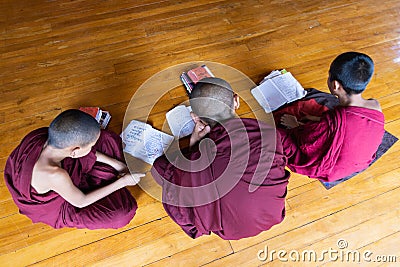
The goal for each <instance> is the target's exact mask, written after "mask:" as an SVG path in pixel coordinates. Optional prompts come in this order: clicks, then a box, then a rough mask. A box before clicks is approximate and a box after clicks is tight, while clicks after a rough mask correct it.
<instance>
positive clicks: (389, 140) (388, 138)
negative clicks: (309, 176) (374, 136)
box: [321, 131, 399, 189]
mask: <svg viewBox="0 0 400 267" xmlns="http://www.w3.org/2000/svg"><path fill="white" fill-rule="evenodd" d="M398 140H399V139H398V138H397V137H396V136H394V135H392V134H391V133H389V132H387V131H385V134H384V135H383V138H382V143H381V144H380V145H379V147H378V150H377V151H376V157H375V159H374V160H373V161H372V162H371V164H370V165H369V166H368V168H369V167H370V166H371V165H372V164H373V163H374V162H375V161H377V160H378V159H379V158H380V157H382V155H383V154H385V153H386V151H388V150H389V148H391V147H392V146H393V145H394V144H395V143H396V142H397V141H398ZM364 170H365V169H364ZM364 170H362V171H359V172H355V173H353V174H351V175H349V176H347V177H345V178H342V179H340V180H337V181H334V182H322V181H321V183H322V184H323V185H324V186H325V188H326V189H331V188H332V187H334V186H335V185H338V184H340V183H343V182H344V181H347V180H349V179H350V178H352V177H354V176H356V175H357V174H359V173H361V172H363V171H364Z"/></svg>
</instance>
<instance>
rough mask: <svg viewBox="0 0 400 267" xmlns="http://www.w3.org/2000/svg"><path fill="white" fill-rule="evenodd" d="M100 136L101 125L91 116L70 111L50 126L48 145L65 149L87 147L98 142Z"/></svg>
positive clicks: (57, 118)
mask: <svg viewBox="0 0 400 267" xmlns="http://www.w3.org/2000/svg"><path fill="white" fill-rule="evenodd" d="M99 134H100V125H99V123H98V122H97V121H96V120H95V119H94V118H93V117H92V116H90V115H89V114H87V113H85V112H83V111H80V110H77V109H70V110H66V111H64V112H62V113H61V114H59V115H58V116H57V117H56V118H55V119H54V120H53V121H52V122H51V124H50V126H49V137H48V145H50V146H52V147H55V148H59V149H63V148H67V147H71V146H79V147H85V146H87V145H89V144H90V143H92V142H94V141H96V139H97V138H98V136H99Z"/></svg>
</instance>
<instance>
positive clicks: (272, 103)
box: [251, 69, 307, 113]
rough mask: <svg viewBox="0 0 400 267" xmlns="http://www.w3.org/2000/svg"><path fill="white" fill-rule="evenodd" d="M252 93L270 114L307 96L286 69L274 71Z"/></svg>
mask: <svg viewBox="0 0 400 267" xmlns="http://www.w3.org/2000/svg"><path fill="white" fill-rule="evenodd" d="M251 93H252V95H253V96H254V98H255V99H256V100H257V102H258V103H259V104H260V106H261V107H263V108H264V110H265V112H268V113H269V112H272V111H274V110H276V109H278V108H279V107H281V106H282V105H284V104H286V103H290V102H293V101H295V100H298V99H300V98H303V97H304V96H305V95H306V94H307V92H306V91H305V90H304V88H303V86H301V84H300V83H299V82H298V81H297V80H296V78H294V77H293V75H292V74H291V73H290V72H288V71H286V70H285V69H283V70H281V71H279V70H274V71H272V72H271V73H270V74H269V75H267V76H266V77H265V78H264V79H263V80H262V81H261V83H260V85H258V86H257V87H255V88H254V89H252V90H251Z"/></svg>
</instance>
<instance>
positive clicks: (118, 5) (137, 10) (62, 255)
mask: <svg viewBox="0 0 400 267" xmlns="http://www.w3.org/2000/svg"><path fill="white" fill-rule="evenodd" d="M399 23H400V3H399V1H397V0H385V1H381V2H379V4H377V2H376V1H373V0H362V1H344V0H333V1H317V0H300V1H294V0H283V1H267V0H237V1H227V0H198V1H193V0H182V1H165V0H157V1H154V0H144V1H128V0H113V1H111V0H108V1H83V0H73V1H26V0H13V1H12V0H5V1H2V2H1V3H0V85H1V87H0V88H1V89H0V99H1V100H2V105H1V107H0V146H1V150H0V170H1V171H3V170H4V165H5V161H6V159H7V156H8V155H9V154H10V153H11V151H12V149H13V148H14V147H15V146H17V145H18V143H19V142H20V140H21V139H22V138H23V137H24V135H25V134H26V133H28V132H29V131H31V130H33V129H35V128H39V127H43V126H47V125H48V124H49V122H50V121H51V120H52V119H53V118H54V116H56V115H57V114H58V113H60V112H61V111H63V110H66V109H69V108H78V107H80V106H100V107H102V108H104V109H106V110H109V111H110V112H111V114H112V116H113V117H112V120H111V123H110V126H109V129H111V130H113V131H115V132H117V133H120V132H121V128H122V125H123V118H124V115H125V111H126V109H127V107H128V104H129V101H130V99H131V97H132V96H133V95H134V94H135V93H136V92H137V90H138V88H139V87H140V86H141V85H142V84H143V83H144V82H145V81H146V80H147V79H148V78H150V77H151V76H153V75H154V74H155V73H157V72H158V71H161V70H163V69H165V68H168V67H170V66H173V65H175V64H180V63H185V62H190V61H213V62H218V63H222V64H226V65H228V66H231V67H234V68H236V69H238V70H239V71H241V72H243V73H244V74H246V75H247V76H248V77H249V78H250V79H252V80H253V81H254V82H255V83H257V82H259V81H260V80H261V79H262V78H263V76H264V75H265V74H267V73H268V72H269V71H271V70H273V69H276V68H286V69H288V70H289V71H291V72H292V73H293V75H294V76H295V77H296V78H297V79H298V80H299V81H300V82H301V83H302V84H303V86H304V87H314V88H317V89H320V90H323V91H326V92H327V87H326V78H327V72H328V68H329V64H330V62H331V61H332V60H333V58H334V57H335V56H336V55H337V54H339V53H341V52H344V51H348V50H356V51H362V52H365V53H367V54H369V55H370V56H371V57H372V58H373V59H374V61H375V74H374V77H373V79H372V81H371V84H370V86H369V87H368V89H367V91H366V92H365V93H364V96H365V97H367V98H369V97H373V98H376V99H378V100H379V101H380V103H381V106H382V109H383V113H384V115H385V118H386V125H385V128H386V130H388V131H389V132H391V133H392V134H394V135H396V136H400V115H399V112H400V108H399V104H398V103H399V102H400V83H399V82H398V81H399V79H400V68H399V64H400V37H399V33H398V25H399ZM235 89H236V90H238V91H240V90H241V89H240V88H235ZM240 95H241V96H242V100H243V101H242V104H243V105H242V107H241V109H240V110H239V114H240V115H241V116H253V115H252V114H251V108H250V106H252V105H253V104H254V103H253V102H254V100H252V99H251V96H250V94H249V93H248V91H247V92H241V93H240ZM155 98H156V99H158V101H157V105H156V106H154V107H153V106H152V105H150V104H151V101H152V100H153V99H155ZM185 100H187V97H186V95H185V91H184V89H183V87H181V86H180V87H176V88H171V90H170V91H169V92H167V93H166V94H165V95H164V96H162V97H161V96H159V95H158V93H157V90H153V89H152V88H149V89H148V91H147V92H146V94H145V95H143V96H142V97H141V102H140V103H138V105H137V106H135V107H134V108H135V114H142V117H141V118H142V119H143V120H147V122H149V123H151V124H152V125H153V126H154V127H156V128H158V129H161V128H162V125H163V124H164V123H165V112H166V111H168V110H169V109H170V108H172V107H174V106H175V105H178V104H180V103H181V102H183V101H185ZM245 101H247V103H245ZM252 101H253V102H252ZM150 111H151V112H150ZM259 111H260V110H258V111H257V112H259ZM149 112H150V116H149V117H147V115H146V114H148V113H149ZM399 158H400V144H399V143H397V144H396V145H395V146H393V147H392V148H391V149H390V150H389V151H388V152H387V153H386V154H385V155H384V156H383V157H382V158H381V159H379V160H378V161H377V162H376V163H374V165H373V166H372V167H371V168H369V169H367V170H366V171H365V172H363V173H362V174H359V175H357V176H356V177H354V178H352V179H351V180H349V181H347V182H345V183H343V184H340V185H338V186H336V187H334V188H332V189H330V190H326V189H325V188H324V187H323V186H322V185H321V184H320V183H319V182H318V181H315V180H311V179H309V178H307V177H304V176H301V175H297V174H292V177H291V179H290V182H289V186H288V189H289V190H288V196H287V201H286V203H287V217H286V219H285V220H284V222H283V223H282V224H280V225H277V226H274V227H273V228H272V229H271V230H269V231H267V232H264V233H261V234H260V235H258V236H256V237H253V238H247V239H243V240H239V241H224V240H221V239H219V238H218V237H216V236H215V235H211V236H207V237H202V238H199V239H197V240H191V239H190V238H189V237H187V236H186V235H185V234H184V233H183V232H182V231H181V230H180V229H179V227H177V226H176V225H175V224H174V223H173V222H172V220H171V219H170V218H168V216H167V214H166V213H165V211H164V209H163V207H162V204H161V203H160V202H159V201H158V200H156V199H154V198H152V197H151V196H149V195H147V194H146V193H145V192H143V191H142V190H141V189H140V188H138V187H134V188H130V190H131V192H132V194H133V195H134V196H135V198H136V199H137V202H138V205H139V209H138V211H137V215H136V216H135V218H134V219H133V220H132V222H131V223H130V224H128V225H127V226H126V227H124V228H121V229H118V230H96V231H89V230H77V229H59V230H55V229H52V228H51V227H48V226H46V225H44V224H40V223H39V224H32V223H31V221H30V220H29V219H28V218H26V217H25V216H23V215H20V214H19V213H18V209H17V207H16V206H15V204H14V203H13V201H12V199H11V195H10V193H9V192H8V190H7V188H6V186H5V183H4V181H3V179H2V180H1V181H0V225H1V227H0V244H1V245H0V262H1V263H2V266H26V265H31V264H33V265H40V266H49V265H50V266H51V265H54V266H60V265H69V266H75V265H100V266H104V265H106V266H108V265H114V266H115V265H122V266H141V265H149V266H171V265H173V266H198V265H204V264H206V266H209V265H211V266H258V265H262V264H267V265H268V266H269V265H276V266H315V263H305V262H297V263H293V262H288V263H283V262H281V261H279V260H275V261H273V262H262V261H260V260H258V259H257V252H258V251H259V250H261V249H263V248H264V246H265V245H268V247H269V248H270V249H285V250H291V249H297V250H299V251H301V250H307V249H314V250H316V251H321V250H324V249H328V248H329V247H335V246H336V243H335V242H336V241H337V240H338V239H339V238H344V239H346V240H347V241H348V242H349V248H351V249H358V250H360V251H361V250H367V249H368V250H371V251H373V252H374V253H375V254H376V255H378V254H380V255H389V254H392V255H396V253H397V256H398V258H397V261H398V262H400V254H398V249H397V250H396V248H397V247H398V239H399V230H400V229H399V227H398V221H399V219H400V214H399V212H398V210H399V208H398V203H399V200H400V197H399V196H400V194H399V188H400V182H399V179H398V178H399V176H400V168H399V167H400V166H399ZM146 179H151V177H150V175H148V176H147V177H146ZM398 262H397V263H398ZM343 264H344V265H347V264H345V263H338V262H328V261H327V262H323V263H320V264H319V265H323V266H331V265H334V266H336V265H340V266H342V265H343ZM370 265H371V266H395V265H396V264H393V263H382V262H380V263H378V262H375V263H370Z"/></svg>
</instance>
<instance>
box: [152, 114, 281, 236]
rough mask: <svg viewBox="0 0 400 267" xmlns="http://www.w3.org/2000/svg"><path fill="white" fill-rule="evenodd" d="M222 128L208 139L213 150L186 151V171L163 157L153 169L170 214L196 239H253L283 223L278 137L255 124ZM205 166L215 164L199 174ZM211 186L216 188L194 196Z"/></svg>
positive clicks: (246, 121)
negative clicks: (188, 190)
mask: <svg viewBox="0 0 400 267" xmlns="http://www.w3.org/2000/svg"><path fill="white" fill-rule="evenodd" d="M224 126H225V128H224V127H223V126H222V125H217V126H215V127H213V128H212V130H211V132H210V133H209V134H208V136H207V137H208V138H209V139H211V140H212V141H213V143H214V144H215V145H212V144H210V143H208V144H205V145H204V150H202V151H203V152H204V153H203V154H201V153H200V149H201V147H202V145H200V146H195V147H193V148H192V149H191V150H183V153H184V155H185V156H186V158H187V159H189V160H190V161H189V164H187V166H188V169H187V170H182V169H181V168H180V167H176V166H182V165H179V164H180V162H181V161H182V160H184V159H182V158H179V157H177V158H175V159H171V162H170V161H169V160H168V159H167V157H166V156H165V155H163V156H161V157H160V158H158V159H157V160H156V161H155V162H154V165H153V168H152V174H153V177H154V178H155V179H156V181H157V182H158V183H159V184H161V185H162V187H163V205H164V208H165V210H166V212H167V213H168V214H169V215H170V217H171V218H172V219H173V220H174V221H175V222H176V223H177V224H178V225H180V226H181V228H182V229H183V230H184V231H185V232H186V233H187V234H188V235H189V236H190V237H192V238H197V237H199V236H201V235H204V234H210V232H213V233H215V234H217V235H218V236H220V237H221V238H223V239H228V240H236V239H240V238H245V237H250V236H255V235H257V234H259V233H260V232H262V231H265V230H268V229H270V228H271V227H272V226H273V225H275V224H278V223H280V222H281V221H282V220H283V219H284V217H285V196H286V190H287V183H288V179H289V172H287V171H285V164H286V157H285V156H284V155H283V151H282V145H281V143H280V138H279V134H277V133H276V131H275V129H273V128H272V127H270V126H268V125H266V124H263V123H259V122H258V121H257V120H254V119H232V120H229V121H227V122H226V123H224ZM262 138H263V139H262ZM204 141H205V140H203V141H202V142H204ZM275 141H276V146H275ZM214 156H215V158H214ZM207 161H208V162H211V164H210V165H208V167H205V168H200V169H199V166H202V164H203V163H204V162H207ZM174 164H175V166H174ZM183 165H184V164H183ZM206 166H207V165H206ZM164 179H165V180H164ZM169 183H172V184H175V185H181V186H185V187H186V188H195V191H194V192H193V193H192V194H190V193H189V194H188V193H187V191H185V192H183V191H184V190H179V189H176V188H174V187H173V186H171V184H169ZM207 185H208V186H209V185H212V186H209V187H207V189H205V190H203V191H201V190H199V191H196V190H197V189H198V188H199V187H201V186H207ZM252 186H254V188H252ZM227 189H229V190H227ZM254 189H255V191H254ZM213 197H214V198H213ZM204 200H207V201H204ZM202 201H203V202H202ZM188 203H189V204H190V205H188Z"/></svg>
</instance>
